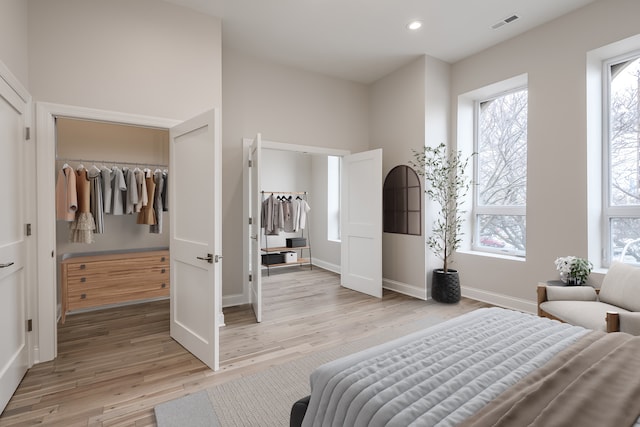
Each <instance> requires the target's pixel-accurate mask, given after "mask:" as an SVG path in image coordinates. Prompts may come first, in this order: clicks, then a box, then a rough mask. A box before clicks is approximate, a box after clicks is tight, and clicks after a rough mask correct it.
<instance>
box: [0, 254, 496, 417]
mask: <svg viewBox="0 0 640 427" xmlns="http://www.w3.org/2000/svg"><path fill="white" fill-rule="evenodd" d="M286 270H287V271H285V270H275V272H274V270H272V272H271V277H269V278H267V277H265V278H264V280H263V284H264V301H265V310H264V313H263V317H264V319H263V322H262V323H260V324H257V323H255V321H254V317H253V313H252V311H251V308H250V307H249V306H241V307H231V308H227V309H225V310H224V314H225V322H226V324H227V325H226V326H225V327H223V328H222V330H221V335H220V349H221V352H220V360H221V363H220V368H221V369H220V370H219V371H218V372H213V371H211V370H210V369H208V368H207V367H206V366H204V365H203V364H202V363H201V362H200V361H199V360H198V359H196V358H195V357H193V356H192V355H191V354H190V353H188V352H187V351H186V350H184V349H183V348H182V347H181V346H180V345H179V344H177V343H176V342H175V341H173V340H172V339H171V338H170V337H169V302H168V301H157V302H153V303H147V304H138V305H132V306H127V307H122V308H115V309H108V310H101V311H95V312H91V313H82V314H75V315H70V316H68V317H67V321H66V323H65V325H61V326H59V328H58V358H57V359H56V360H54V361H52V362H46V363H42V364H39V365H36V366H34V367H33V368H32V369H30V370H29V372H28V373H27V375H26V376H25V378H24V379H23V381H22V383H21V384H20V386H19V388H18V390H17V391H16V393H15V395H14V397H13V398H12V400H11V401H10V402H9V404H8V406H7V408H6V409H5V411H4V412H3V413H2V415H1V416H0V426H18V425H20V426H22V425H24V426H27V425H43V424H44V425H56V426H65V427H66V426H87V425H89V426H154V425H155V417H154V414H153V408H154V406H155V405H157V404H158V403H161V402H165V401H168V400H172V399H175V398H178V397H181V396H184V395H186V394H190V393H193V392H196V391H199V390H202V389H205V388H208V387H211V386H213V385H216V384H220V383H222V382H225V381H229V380H232V379H234V378H238V377H241V376H245V375H249V374H252V373H254V372H257V371H259V370H262V369H266V368H268V367H269V366H273V365H277V364H280V363H284V362H287V361H289V360H292V359H295V358H298V357H301V356H303V355H306V354H309V353H312V352H315V351H320V350H323V349H326V348H330V347H334V346H337V345H340V343H344V342H349V341H353V340H357V339H360V338H364V337H366V336H369V335H372V334H374V333H378V332H380V331H383V330H387V329H393V328H394V327H398V326H400V325H403V324H406V323H409V322H412V321H414V320H417V319H420V318H422V317H425V316H427V315H435V316H441V317H443V318H451V317H455V316H458V315H460V314H463V313H466V312H468V311H471V310H474V309H476V308H480V307H484V306H486V305H485V304H483V303H480V302H477V301H473V300H469V299H464V298H463V300H462V301H461V302H460V303H459V304H455V305H443V304H438V303H435V302H432V301H428V302H425V301H420V300H417V299H414V298H410V297H407V296H404V295H401V294H397V293H394V292H386V291H385V292H384V296H383V298H382V299H376V298H372V297H368V296H365V295H362V294H359V293H357V292H353V291H350V290H348V289H345V288H341V287H340V284H339V283H340V282H339V276H338V275H336V274H333V273H331V272H328V271H326V270H322V269H319V268H314V269H313V270H312V271H309V270H308V268H307V269H298V267H293V271H292V270H291V269H289V268H287V269H286Z"/></svg>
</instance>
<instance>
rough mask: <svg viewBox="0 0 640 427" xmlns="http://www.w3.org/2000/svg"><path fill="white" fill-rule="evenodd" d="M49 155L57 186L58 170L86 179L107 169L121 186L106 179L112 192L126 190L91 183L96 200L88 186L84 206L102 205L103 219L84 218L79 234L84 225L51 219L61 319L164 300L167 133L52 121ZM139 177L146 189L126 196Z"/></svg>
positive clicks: (166, 286) (166, 282)
mask: <svg viewBox="0 0 640 427" xmlns="http://www.w3.org/2000/svg"><path fill="white" fill-rule="evenodd" d="M55 154H56V160H55V162H56V164H55V170H56V177H55V178H56V185H57V184H58V183H59V180H60V176H61V175H60V171H61V170H63V168H68V169H70V170H71V171H74V172H75V173H76V177H81V178H83V179H87V178H85V175H84V174H83V173H86V175H87V176H90V175H91V174H92V173H93V176H96V175H97V174H99V173H100V171H101V170H102V171H107V172H106V173H107V176H110V175H112V176H114V177H116V178H114V179H115V180H118V179H120V180H121V181H122V182H120V183H115V181H114V179H112V178H107V179H111V180H112V181H113V182H114V183H115V185H116V187H118V186H121V185H123V186H124V187H126V188H127V190H122V193H119V192H118V194H117V195H116V194H115V192H114V193H113V194H112V195H111V196H110V197H109V196H108V195H107V194H106V191H108V189H110V188H111V187H110V186H106V184H103V186H99V185H98V187H101V188H100V190H101V191H100V192H99V193H100V195H99V196H96V195H97V194H98V192H96V191H95V190H96V189H95V188H94V189H92V190H91V194H92V195H93V197H91V198H90V203H91V204H95V203H96V200H102V201H103V202H104V204H103V206H102V209H103V211H104V214H103V215H93V214H92V215H91V216H92V220H93V221H94V225H95V227H94V228H93V232H90V231H89V230H83V231H78V230H77V229H78V228H83V227H82V226H78V225H77V224H75V225H74V223H77V222H78V221H77V220H73V221H70V219H71V218H67V219H62V218H61V217H60V214H59V213H57V214H56V217H57V218H56V253H57V266H58V286H57V289H58V295H57V297H58V302H59V304H58V306H59V310H60V312H59V316H60V317H61V318H62V319H63V320H64V318H65V317H66V315H67V314H69V313H73V312H76V311H81V310H89V309H97V308H105V307H111V306H114V305H120V304H125V303H131V302H141V301H146V300H152V299H158V298H168V297H169V263H168V261H169V252H168V249H169V224H170V221H169V211H168V206H166V188H167V187H166V186H165V185H164V184H165V183H167V184H168V174H169V173H170V172H169V170H168V163H169V132H168V131H167V130H166V129H156V128H149V127H140V126H131V125H123V124H116V123H109V122H100V121H92V120H82V119H73V118H65V117H57V118H56V153H55ZM83 169H84V172H81V171H83ZM116 171H117V172H118V173H116ZM134 174H137V178H138V179H137V181H136V179H135V175H134ZM103 176H104V175H103ZM141 176H142V177H143V178H142V179H143V180H144V181H145V189H144V190H145V191H143V192H141V189H140V188H137V187H136V188H135V191H131V190H132V187H133V186H134V185H136V183H138V186H139V185H140V183H141V181H140V177H141ZM127 178H129V179H127ZM89 185H91V184H89ZM152 187H153V189H152ZM162 192H164V193H165V195H164V197H165V198H164V199H163V197H162V196H163V195H162ZM143 194H145V195H146V197H145V198H146V199H147V200H146V203H147V204H146V205H144V204H143V201H142V199H143V197H142V195H143ZM132 195H135V196H137V197H136V198H135V199H136V200H132V199H131V197H130V196H132ZM78 197H79V199H78V210H81V206H80V205H81V204H82V203H81V201H80V195H78ZM114 197H123V199H122V200H121V202H122V204H121V206H116V204H115V202H114V201H113V200H115V199H114ZM137 199H139V200H137ZM150 199H153V200H150ZM107 200H111V202H107ZM158 203H159V204H160V205H158ZM84 204H85V205H86V201H85V202H84ZM107 205H109V206H107ZM136 205H137V206H136ZM163 205H165V206H163ZM92 208H93V206H92ZM82 210H87V207H86V206H84V208H83V209H82ZM91 211H92V212H93V209H91ZM156 211H157V212H156ZM94 216H95V218H94ZM77 217H78V215H77V214H76V218H77ZM98 217H100V219H98ZM73 228H76V230H75V231H74V230H73ZM84 228H85V229H87V228H91V227H84ZM79 235H80V237H79Z"/></svg>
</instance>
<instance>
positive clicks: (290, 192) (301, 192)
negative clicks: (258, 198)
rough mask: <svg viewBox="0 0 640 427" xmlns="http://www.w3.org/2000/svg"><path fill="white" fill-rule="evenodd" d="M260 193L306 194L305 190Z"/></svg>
mask: <svg viewBox="0 0 640 427" xmlns="http://www.w3.org/2000/svg"><path fill="white" fill-rule="evenodd" d="M261 193H262V194H265V193H269V194H300V195H306V194H308V193H307V192H306V191H264V190H262V191H261Z"/></svg>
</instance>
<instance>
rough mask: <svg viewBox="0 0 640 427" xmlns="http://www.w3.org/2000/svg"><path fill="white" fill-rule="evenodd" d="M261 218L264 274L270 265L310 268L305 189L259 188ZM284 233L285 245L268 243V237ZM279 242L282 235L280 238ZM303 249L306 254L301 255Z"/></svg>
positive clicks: (275, 266)
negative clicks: (272, 189) (270, 189)
mask: <svg viewBox="0 0 640 427" xmlns="http://www.w3.org/2000/svg"><path fill="white" fill-rule="evenodd" d="M261 194H262V209H261V212H262V215H261V218H260V224H261V233H262V236H263V238H262V240H263V241H264V245H263V246H262V247H261V248H260V249H261V251H262V252H263V254H262V265H263V266H264V267H266V269H267V276H269V275H270V272H271V269H272V268H277V267H291V266H293V265H298V266H302V265H309V268H310V269H312V268H313V262H312V261H313V260H312V257H311V239H310V238H309V224H310V222H311V221H310V219H309V211H310V210H311V207H310V206H309V203H308V193H307V192H306V191H302V192H301V191H264V190H263V191H262V192H261ZM281 234H284V235H285V238H284V239H285V245H284V246H274V245H273V244H272V245H269V239H270V238H273V237H275V236H280V235H281ZM279 240H280V242H281V240H282V239H279ZM305 253H306V255H307V257H306V258H305V257H303V255H304V254H305Z"/></svg>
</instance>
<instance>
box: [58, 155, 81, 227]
mask: <svg viewBox="0 0 640 427" xmlns="http://www.w3.org/2000/svg"><path fill="white" fill-rule="evenodd" d="M77 210H78V192H77V190H76V174H75V172H74V170H73V168H72V167H71V166H69V165H68V164H66V163H65V164H64V166H62V169H60V170H59V171H58V180H57V182H56V219H57V220H60V221H67V222H71V221H73V220H74V219H75V218H76V212H77Z"/></svg>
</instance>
